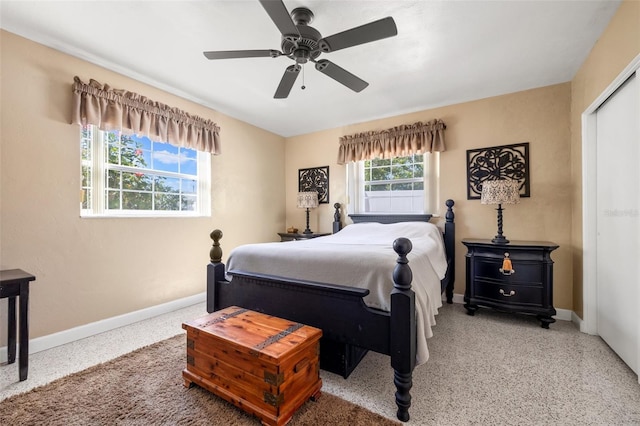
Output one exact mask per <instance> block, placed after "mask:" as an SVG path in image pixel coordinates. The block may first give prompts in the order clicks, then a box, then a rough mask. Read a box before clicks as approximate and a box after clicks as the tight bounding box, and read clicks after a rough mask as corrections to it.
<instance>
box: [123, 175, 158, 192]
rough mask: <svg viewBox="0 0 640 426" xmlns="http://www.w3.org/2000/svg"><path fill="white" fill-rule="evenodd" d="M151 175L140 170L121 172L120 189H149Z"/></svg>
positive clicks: (151, 179) (150, 186)
mask: <svg viewBox="0 0 640 426" xmlns="http://www.w3.org/2000/svg"><path fill="white" fill-rule="evenodd" d="M152 182H153V176H152V175H147V174H144V173H142V172H138V173H129V172H122V189H132V190H136V191H151V190H152V188H153V187H152V184H151V183H152Z"/></svg>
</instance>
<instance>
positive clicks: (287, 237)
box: [278, 232, 331, 242]
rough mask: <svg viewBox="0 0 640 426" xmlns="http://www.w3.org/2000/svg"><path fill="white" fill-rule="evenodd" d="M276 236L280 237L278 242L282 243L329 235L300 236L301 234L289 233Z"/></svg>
mask: <svg viewBox="0 0 640 426" xmlns="http://www.w3.org/2000/svg"><path fill="white" fill-rule="evenodd" d="M278 235H280V242H282V241H295V240H308V239H310V238H317V237H324V236H327V235H331V234H330V233H326V234H325V233H317V234H316V233H312V234H301V233H290V232H278Z"/></svg>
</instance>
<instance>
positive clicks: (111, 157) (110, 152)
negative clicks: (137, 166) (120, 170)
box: [105, 143, 120, 164]
mask: <svg viewBox="0 0 640 426" xmlns="http://www.w3.org/2000/svg"><path fill="white" fill-rule="evenodd" d="M105 148H106V152H107V154H106V157H107V162H108V163H109V164H120V144H119V143H109V144H107V145H106V147H105Z"/></svg>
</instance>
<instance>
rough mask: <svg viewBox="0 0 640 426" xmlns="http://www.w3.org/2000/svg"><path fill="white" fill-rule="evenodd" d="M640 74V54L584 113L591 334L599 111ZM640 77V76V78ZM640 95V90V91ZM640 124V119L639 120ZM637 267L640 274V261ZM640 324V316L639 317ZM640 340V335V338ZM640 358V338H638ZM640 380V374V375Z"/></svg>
mask: <svg viewBox="0 0 640 426" xmlns="http://www.w3.org/2000/svg"><path fill="white" fill-rule="evenodd" d="M636 72H637V74H636V78H640V55H638V56H636V57H635V59H634V60H633V61H631V63H630V64H629V65H628V66H627V67H626V68H625V69H624V70H623V71H622V72H621V73H620V74H619V75H618V76H617V77H616V79H615V80H613V82H612V83H611V84H610V85H609V86H608V87H607V88H606V89H605V91H604V92H602V93H601V94H600V96H598V98H597V99H596V100H595V101H594V102H593V103H592V104H591V105H590V106H589V107H588V108H587V109H586V110H585V111H584V112H583V113H582V247H583V250H582V277H583V283H582V285H583V287H582V288H583V319H582V322H581V323H580V331H582V332H584V333H588V334H597V333H598V329H597V319H598V313H597V303H598V300H597V279H596V277H597V274H596V271H597V270H596V264H597V263H596V262H597V252H596V241H597V227H596V219H597V218H596V209H597V202H596V201H597V186H596V185H597V178H596V164H597V158H596V157H597V156H596V141H597V135H596V130H597V126H596V111H597V109H598V108H599V107H600V105H602V104H603V103H604V102H605V101H606V100H607V99H608V98H609V96H611V95H612V94H613V93H614V92H615V91H616V90H617V89H618V88H619V87H620V86H621V85H622V84H623V83H624V82H625V81H627V79H628V78H629V77H631V75H633V74H634V73H636ZM639 81H640V80H639ZM637 87H640V84H638V85H637ZM639 95H640V94H639ZM638 126H640V120H638ZM628 267H635V268H637V270H638V274H639V275H640V266H639V265H628ZM637 306H639V307H640V291H638V303H637ZM638 322H639V324H638V327H640V318H639V319H638ZM639 340H640V339H639ZM638 353H639V355H638V356H639V358H640V342H638ZM639 361H640V360H639ZM639 365H640V362H639ZM638 380H639V382H640V376H639V379H638Z"/></svg>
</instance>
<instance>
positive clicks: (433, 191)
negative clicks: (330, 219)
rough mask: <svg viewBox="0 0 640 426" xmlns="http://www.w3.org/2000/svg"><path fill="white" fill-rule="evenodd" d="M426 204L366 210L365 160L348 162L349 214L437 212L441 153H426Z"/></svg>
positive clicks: (395, 181) (424, 186)
mask: <svg viewBox="0 0 640 426" xmlns="http://www.w3.org/2000/svg"><path fill="white" fill-rule="evenodd" d="M423 155H424V178H423V188H424V189H423V190H424V205H423V206H420V208H418V209H414V210H411V211H366V203H365V177H364V175H365V173H364V160H363V161H353V162H350V163H348V164H347V167H346V169H347V213H348V214H369V213H370V214H400V213H416V214H423V213H435V212H436V210H435V208H436V206H437V205H438V199H439V193H438V191H439V187H440V185H439V180H440V154H439V153H438V152H432V153H424V154H423ZM386 182H389V183H402V182H405V180H404V179H403V180H389V181H386Z"/></svg>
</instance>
